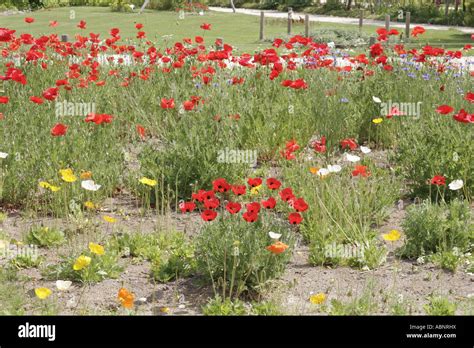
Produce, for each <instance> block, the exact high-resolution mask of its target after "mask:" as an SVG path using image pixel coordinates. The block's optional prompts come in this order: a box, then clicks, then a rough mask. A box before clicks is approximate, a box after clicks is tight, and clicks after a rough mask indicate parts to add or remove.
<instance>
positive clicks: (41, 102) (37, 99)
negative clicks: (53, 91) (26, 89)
mask: <svg viewBox="0 0 474 348" xmlns="http://www.w3.org/2000/svg"><path fill="white" fill-rule="evenodd" d="M30 100H31V101H32V102H33V103H35V104H43V102H44V100H43V98H40V97H35V96H33V97H30Z"/></svg>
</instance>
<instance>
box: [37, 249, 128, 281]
mask: <svg viewBox="0 0 474 348" xmlns="http://www.w3.org/2000/svg"><path fill="white" fill-rule="evenodd" d="M81 255H83V256H87V257H90V258H91V262H90V264H89V265H88V266H86V267H84V268H83V269H81V270H74V268H73V266H74V264H75V263H76V260H77V258H78V257H79V256H81ZM118 257H119V255H118V254H117V253H116V252H115V251H113V250H109V251H107V250H106V252H105V254H104V255H97V254H94V253H91V252H90V251H86V252H83V253H81V254H75V255H74V256H62V257H61V261H60V262H59V263H57V264H53V265H50V266H48V267H46V268H45V269H44V271H43V274H44V276H45V277H46V278H47V279H50V280H55V279H63V280H71V281H77V282H83V283H97V282H100V281H102V280H104V279H110V278H112V279H114V278H117V277H118V276H119V275H120V273H121V272H122V270H123V268H122V267H121V266H119V264H118Z"/></svg>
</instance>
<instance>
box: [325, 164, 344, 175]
mask: <svg viewBox="0 0 474 348" xmlns="http://www.w3.org/2000/svg"><path fill="white" fill-rule="evenodd" d="M328 170H329V172H330V173H339V172H340V171H341V170H342V167H341V166H340V165H339V164H335V165H331V164H330V165H328Z"/></svg>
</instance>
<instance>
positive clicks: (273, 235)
mask: <svg viewBox="0 0 474 348" xmlns="http://www.w3.org/2000/svg"><path fill="white" fill-rule="evenodd" d="M268 235H269V236H270V238H271V239H280V237H281V234H280V233H275V232H268Z"/></svg>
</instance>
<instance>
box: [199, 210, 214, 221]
mask: <svg viewBox="0 0 474 348" xmlns="http://www.w3.org/2000/svg"><path fill="white" fill-rule="evenodd" d="M216 217H217V213H216V212H215V211H214V210H210V209H206V210H204V211H203V212H202V213H201V218H202V219H203V220H204V221H212V220H214V219H215V218H216Z"/></svg>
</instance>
